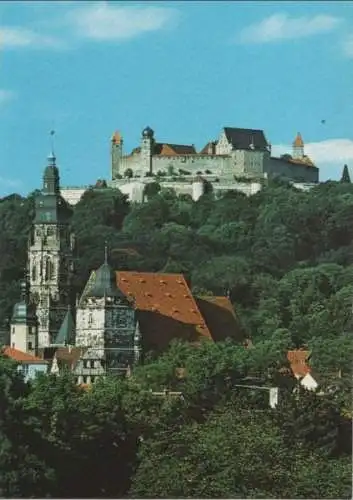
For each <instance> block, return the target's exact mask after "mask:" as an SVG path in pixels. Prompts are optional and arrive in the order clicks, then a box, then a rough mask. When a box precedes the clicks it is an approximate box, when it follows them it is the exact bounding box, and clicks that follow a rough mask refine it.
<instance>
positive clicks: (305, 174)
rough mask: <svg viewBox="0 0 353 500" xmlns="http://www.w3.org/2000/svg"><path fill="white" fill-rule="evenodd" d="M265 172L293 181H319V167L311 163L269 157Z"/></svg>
mask: <svg viewBox="0 0 353 500" xmlns="http://www.w3.org/2000/svg"><path fill="white" fill-rule="evenodd" d="M265 172H266V173H267V174H268V176H269V177H275V176H279V177H283V178H285V179H288V180H291V181H293V182H300V183H308V182H309V183H311V182H319V169H318V168H317V167H312V166H310V165H304V164H303V165H300V164H298V163H290V162H288V161H285V160H282V159H281V158H269V159H268V161H266V162H265Z"/></svg>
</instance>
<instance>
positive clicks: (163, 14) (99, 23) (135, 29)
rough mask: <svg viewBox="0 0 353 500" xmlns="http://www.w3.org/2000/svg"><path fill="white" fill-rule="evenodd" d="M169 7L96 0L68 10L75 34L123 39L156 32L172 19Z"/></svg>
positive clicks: (92, 37) (174, 12) (98, 38)
mask: <svg viewBox="0 0 353 500" xmlns="http://www.w3.org/2000/svg"><path fill="white" fill-rule="evenodd" d="M175 14H176V11H175V10H174V9H172V8H164V7H151V6H138V7H137V6H128V7H125V6H119V5H114V6H111V5H108V4H107V3H106V2H99V3H98V2H97V3H94V4H91V5H89V6H88V7H81V8H77V9H75V10H73V11H72V12H70V13H69V19H70V20H71V23H72V24H73V26H74V28H75V29H76V30H77V33H78V35H81V36H83V37H86V38H91V39H94V40H126V39H129V38H133V37H136V36H138V35H140V34H142V33H147V32H152V31H157V30H160V29H163V28H165V27H167V26H169V25H170V23H171V22H173V21H174V20H175Z"/></svg>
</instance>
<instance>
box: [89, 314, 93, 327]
mask: <svg viewBox="0 0 353 500" xmlns="http://www.w3.org/2000/svg"><path fill="white" fill-rule="evenodd" d="M92 323H93V316H92V313H89V315H88V324H89V325H92Z"/></svg>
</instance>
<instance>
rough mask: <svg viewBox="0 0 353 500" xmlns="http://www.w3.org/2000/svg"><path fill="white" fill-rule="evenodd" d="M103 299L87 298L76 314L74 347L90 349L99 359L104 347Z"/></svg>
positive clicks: (104, 317) (104, 320)
mask: <svg viewBox="0 0 353 500" xmlns="http://www.w3.org/2000/svg"><path fill="white" fill-rule="evenodd" d="M105 307H106V305H105V299H104V298H100V299H98V298H97V299H94V298H89V299H87V301H86V302H85V304H83V305H79V306H78V308H77V312H76V341H75V343H76V346H79V347H91V348H94V349H95V350H96V351H97V354H99V355H100V357H103V355H104V346H105V322H106V309H105Z"/></svg>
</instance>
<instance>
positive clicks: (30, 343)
mask: <svg viewBox="0 0 353 500" xmlns="http://www.w3.org/2000/svg"><path fill="white" fill-rule="evenodd" d="M32 349H33V346H32V342H28V350H29V351H31V350H32Z"/></svg>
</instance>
